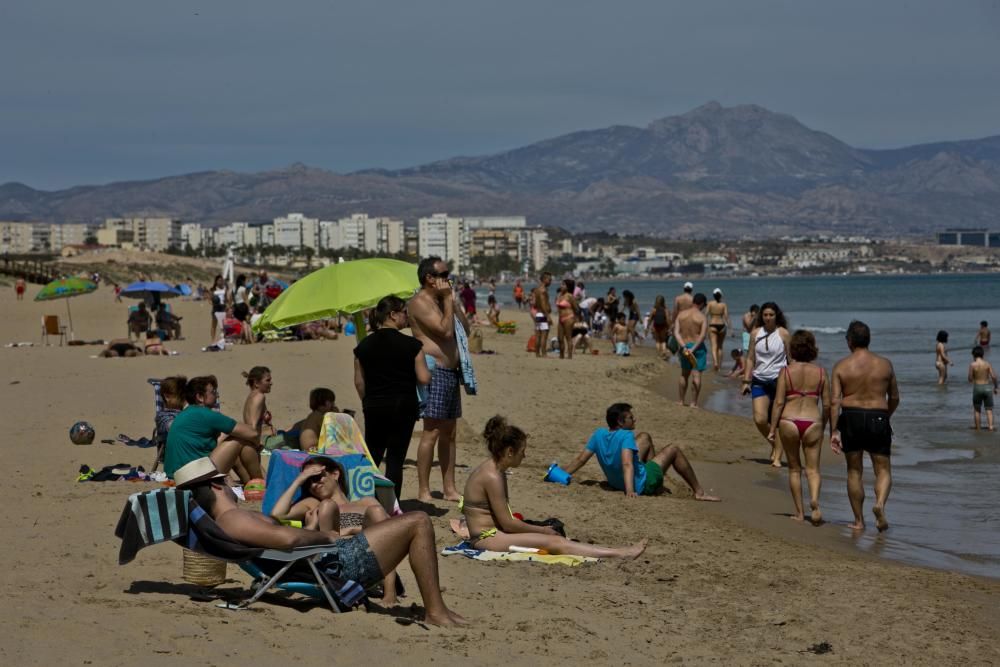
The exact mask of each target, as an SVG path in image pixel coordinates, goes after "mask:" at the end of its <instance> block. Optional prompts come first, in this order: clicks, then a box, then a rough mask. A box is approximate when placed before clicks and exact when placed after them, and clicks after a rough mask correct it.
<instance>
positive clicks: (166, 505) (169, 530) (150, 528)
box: [115, 489, 191, 565]
mask: <svg viewBox="0 0 1000 667" xmlns="http://www.w3.org/2000/svg"><path fill="white" fill-rule="evenodd" d="M190 502H191V492H190V491H187V490H178V489H156V490H154V491H148V492H146V493H133V494H132V495H130V496H129V497H128V502H127V503H126V504H125V508H124V509H123V510H122V514H121V517H119V519H118V525H117V527H116V528H115V536H116V537H118V538H120V539H121V541H122V545H121V549H119V551H118V564H119V565H124V564H125V563H130V562H132V560H133V559H134V558H135V555H136V553H138V551H139V549H142V548H144V547H148V546H150V545H153V544H160V543H161V542H167V541H169V540H175V539H177V538H179V537H182V536H184V535H186V534H187V532H188V505H189V504H190Z"/></svg>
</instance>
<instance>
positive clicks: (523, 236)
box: [520, 229, 549, 271]
mask: <svg viewBox="0 0 1000 667" xmlns="http://www.w3.org/2000/svg"><path fill="white" fill-rule="evenodd" d="M520 254H521V263H522V264H524V262H525V260H527V263H528V266H529V268H530V269H531V270H533V271H541V269H542V267H543V266H545V263H546V262H548V261H549V234H548V232H546V231H545V230H543V229H524V230H521V231H520Z"/></svg>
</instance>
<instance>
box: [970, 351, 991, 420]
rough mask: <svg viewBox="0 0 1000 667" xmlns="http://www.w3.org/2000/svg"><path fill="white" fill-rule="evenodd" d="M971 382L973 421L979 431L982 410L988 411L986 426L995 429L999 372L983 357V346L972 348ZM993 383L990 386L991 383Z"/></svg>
mask: <svg viewBox="0 0 1000 667" xmlns="http://www.w3.org/2000/svg"><path fill="white" fill-rule="evenodd" d="M969 382H971V383H972V422H973V424H975V426H973V428H975V429H976V430H977V431H978V430H979V425H980V414H979V412H980V410H985V412H986V426H987V428H989V430H991V431H992V430H993V396H994V395H995V394H996V393H997V374H996V372H994V370H993V366H992V365H990V362H988V361H986V360H985V359H983V347H982V345H977V346H975V347H974V348H972V363H971V364H969ZM991 384H992V385H993V386H992V387H990V385H991Z"/></svg>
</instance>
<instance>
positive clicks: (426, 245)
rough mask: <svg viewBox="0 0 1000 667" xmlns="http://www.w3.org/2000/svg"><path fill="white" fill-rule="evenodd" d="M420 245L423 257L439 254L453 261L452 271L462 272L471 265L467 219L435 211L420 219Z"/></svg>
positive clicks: (445, 259)
mask: <svg viewBox="0 0 1000 667" xmlns="http://www.w3.org/2000/svg"><path fill="white" fill-rule="evenodd" d="M417 224H418V227H417V229H418V233H419V235H420V236H419V247H420V252H418V253H417V254H418V255H419V256H420V257H421V258H424V257H430V256H431V255H437V256H438V257H440V258H441V259H443V260H444V261H446V262H451V263H452V271H454V272H455V273H461V272H462V270H463V269H465V268H467V267H468V266H469V244H468V237H467V234H466V233H465V232H466V230H465V221H464V220H463V219H462V218H455V217H450V216H449V215H448V214H447V213H435V214H434V215H432V216H430V217H428V218H420V220H419V221H418V223H417Z"/></svg>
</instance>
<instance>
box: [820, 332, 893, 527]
mask: <svg viewBox="0 0 1000 667" xmlns="http://www.w3.org/2000/svg"><path fill="white" fill-rule="evenodd" d="M870 342H871V330H870V329H869V328H868V325H867V324H865V323H864V322H859V321H857V320H855V321H853V322H851V324H850V326H849V327H847V347H848V349H850V351H851V353H850V354H849V355H848V356H846V357H844V358H843V359H841V360H840V361H838V362H837V363H836V365H834V367H833V373H832V374H831V375H832V382H833V386H832V387H831V401H830V404H831V405H830V407H831V412H832V413H833V414H834V415H837V414H838V413H839V417H837V421H836V426H832V425H831V427H830V428H831V432H830V447H831V448H832V449H833V451H834V452H836V453H837V454H840V453H843V454H844V457H845V458H846V459H847V496H848V498H850V500H851V511H852V512H854V523H853V524H851V528H853V529H855V530H862V529H864V527H865V519H864V516H862V509H863V507H864V502H865V487H864V482H863V480H862V475H863V474H864V453H865V452H868V456H869V458H870V459H871V462H872V468H874V469H875V504H874V505H873V506H872V513H873V514H874V515H875V525H876V527H877V528H878V529H879V532H882V531H884V530H886V529H888V528H889V522H888V521H887V520H886V517H885V503H886V501H887V500H888V499H889V490H890V489H891V488H892V467H891V465H890V463H889V456H890V454H891V449H892V426H891V425H890V423H889V419H890V418H891V417H892V413H893V412H895V411H896V408H897V407H898V406H899V388H898V387H897V386H896V372H895V370H894V369H893V367H892V363H891V362H890V361H889V360H888V359H886V358H885V357H880V356H879V355H877V354H873V353H872V352H870V351H869V350H868V345H869V343H870Z"/></svg>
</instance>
